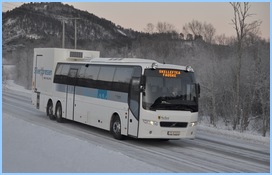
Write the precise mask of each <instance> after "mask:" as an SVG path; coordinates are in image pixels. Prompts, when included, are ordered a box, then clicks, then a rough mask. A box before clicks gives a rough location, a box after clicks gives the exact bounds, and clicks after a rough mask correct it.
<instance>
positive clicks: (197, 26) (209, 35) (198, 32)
mask: <svg viewBox="0 0 272 175" xmlns="http://www.w3.org/2000/svg"><path fill="white" fill-rule="evenodd" d="M183 31H184V32H185V33H192V34H193V35H194V36H202V37H203V39H204V41H206V42H207V43H212V41H213V40H214V36H215V32H216V30H215V28H214V27H213V25H212V24H208V23H206V22H204V23H201V22H199V21H197V20H193V21H192V22H189V23H186V24H185V25H184V26H183Z"/></svg>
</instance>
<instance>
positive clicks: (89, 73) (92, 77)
mask: <svg viewBox="0 0 272 175" xmlns="http://www.w3.org/2000/svg"><path fill="white" fill-rule="evenodd" d="M99 72H100V66H88V67H87V68H86V71H85V74H84V78H83V84H82V85H83V86H85V87H90V88H96V86H97V77H98V74H99Z"/></svg>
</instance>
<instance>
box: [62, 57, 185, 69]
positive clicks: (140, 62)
mask: <svg viewBox="0 0 272 175" xmlns="http://www.w3.org/2000/svg"><path fill="white" fill-rule="evenodd" d="M60 62H62V63H75V64H103V65H133V66H141V67H142V68H143V69H145V68H153V67H152V66H153V65H156V68H163V69H180V70H186V67H187V66H179V65H174V64H163V63H159V62H157V61H155V60H150V59H143V58H92V59H90V60H88V61H60Z"/></svg>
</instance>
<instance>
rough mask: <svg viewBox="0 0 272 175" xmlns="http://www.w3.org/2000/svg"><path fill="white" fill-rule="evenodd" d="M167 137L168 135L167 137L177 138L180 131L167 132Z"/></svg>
mask: <svg viewBox="0 0 272 175" xmlns="http://www.w3.org/2000/svg"><path fill="white" fill-rule="evenodd" d="M167 135H169V136H179V135H180V131H168V132H167Z"/></svg>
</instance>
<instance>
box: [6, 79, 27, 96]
mask: <svg viewBox="0 0 272 175" xmlns="http://www.w3.org/2000/svg"><path fill="white" fill-rule="evenodd" d="M2 88H3V90H12V91H15V92H21V93H24V94H28V95H30V94H31V90H27V89H25V88H24V87H23V86H20V85H17V84H15V83H14V80H6V81H5V82H3V84H2Z"/></svg>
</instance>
